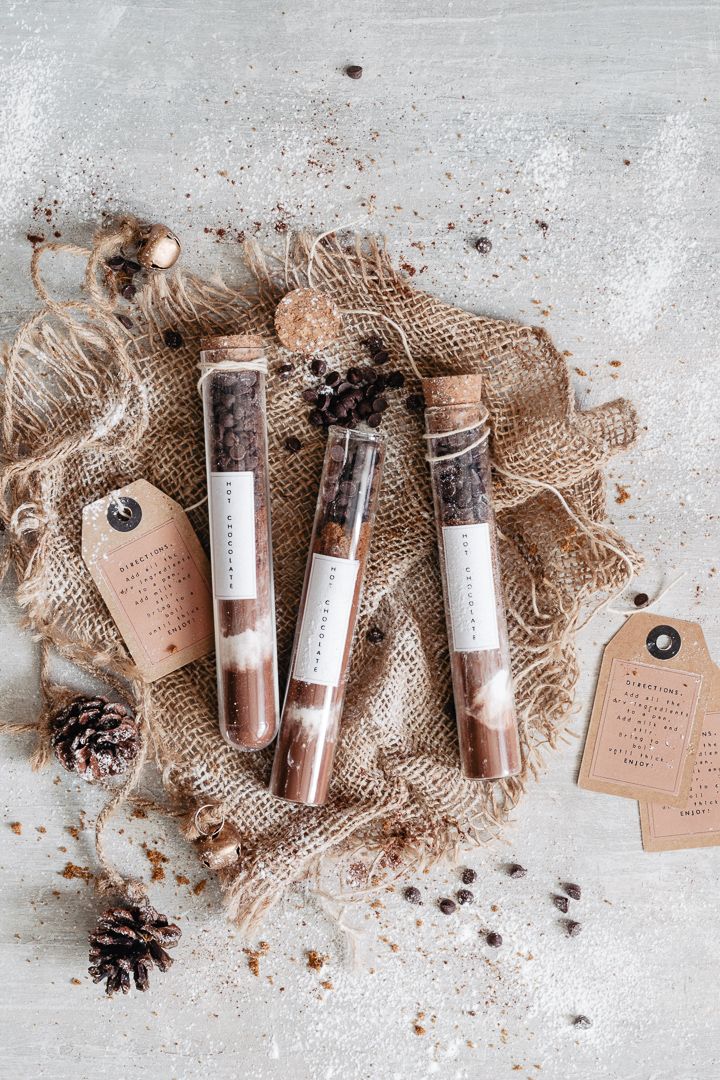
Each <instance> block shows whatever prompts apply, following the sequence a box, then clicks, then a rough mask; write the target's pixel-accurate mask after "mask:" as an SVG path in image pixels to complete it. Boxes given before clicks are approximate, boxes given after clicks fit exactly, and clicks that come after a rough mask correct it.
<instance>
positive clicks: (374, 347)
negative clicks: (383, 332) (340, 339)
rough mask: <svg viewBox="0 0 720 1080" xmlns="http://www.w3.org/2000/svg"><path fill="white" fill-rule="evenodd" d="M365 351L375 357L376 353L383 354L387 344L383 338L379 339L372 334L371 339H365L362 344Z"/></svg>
mask: <svg viewBox="0 0 720 1080" xmlns="http://www.w3.org/2000/svg"><path fill="white" fill-rule="evenodd" d="M360 344H361V345H362V347H363V348H364V349H367V351H368V352H369V353H370V355H371V356H374V355H375V354H376V353H379V352H382V351H383V349H384V348H385V344H384V342H383V340H382V338H379V337H378V336H377V335H376V334H372V335H371V336H370V337H366V338H363V340H362V341H361V342H360Z"/></svg>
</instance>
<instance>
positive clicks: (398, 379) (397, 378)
mask: <svg viewBox="0 0 720 1080" xmlns="http://www.w3.org/2000/svg"><path fill="white" fill-rule="evenodd" d="M387 384H388V386H389V387H391V389H393V390H399V389H400V387H401V386H404V385H405V376H404V375H403V373H402V371H393V372H391V374H390V375H388V378H387Z"/></svg>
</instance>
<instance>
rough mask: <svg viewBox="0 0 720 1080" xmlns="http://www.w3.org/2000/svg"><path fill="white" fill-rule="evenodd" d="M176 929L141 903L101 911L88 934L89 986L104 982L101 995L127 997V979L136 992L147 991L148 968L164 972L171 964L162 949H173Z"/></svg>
mask: <svg viewBox="0 0 720 1080" xmlns="http://www.w3.org/2000/svg"><path fill="white" fill-rule="evenodd" d="M181 933H182V931H181V930H180V927H179V926H175V925H174V924H173V923H169V922H168V921H167V918H166V917H165V916H164V915H158V913H157V911H156V910H155V908H154V907H152V905H151V904H150V903H149V902H148V901H147V900H142V901H141V902H140V903H139V904H138V906H137V907H135V906H132V907H117V908H109V909H108V910H107V911H104V912H103V913H102V915H101V916H100V918H99V919H98V924H97V926H96V927H95V929H94V930H93V932H92V933H91V934H90V967H89V968H88V971H89V972H90V974H91V975H92V978H93V982H96V983H99V982H102V980H103V979H105V980H106V981H105V993H106V994H108V995H110V996H111V995H112V994H114V993H115V992H116V990H122V992H123V994H127V992H128V990H129V989H130V976H131V975H132V976H133V978H134V979H135V986H136V987H137V989H138V990H147V988H148V985H149V983H148V975H149V973H150V968H151V967H152V966H153V964H154V965H155V967H157V968H159V969H160V971H167V969H168V968H169V967H170V965H171V964H172V957H171V956H168V954H167V952H166V951H165V948H163V946H165V947H167V948H168V949H173V948H174V947H175V946H176V945H177V943H178V940H179V939H180V936H181Z"/></svg>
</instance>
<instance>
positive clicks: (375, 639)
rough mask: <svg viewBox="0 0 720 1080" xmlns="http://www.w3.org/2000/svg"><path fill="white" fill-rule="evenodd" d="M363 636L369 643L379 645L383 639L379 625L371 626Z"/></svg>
mask: <svg viewBox="0 0 720 1080" xmlns="http://www.w3.org/2000/svg"><path fill="white" fill-rule="evenodd" d="M365 637H366V638H367V639H368V641H369V642H370V644H371V645H379V644H380V643H381V642H382V641H384V640H385V634H384V633H383V631H382V630H381V629H380V627H379V626H371V627H370V629H369V630H368V632H367V634H366V635H365Z"/></svg>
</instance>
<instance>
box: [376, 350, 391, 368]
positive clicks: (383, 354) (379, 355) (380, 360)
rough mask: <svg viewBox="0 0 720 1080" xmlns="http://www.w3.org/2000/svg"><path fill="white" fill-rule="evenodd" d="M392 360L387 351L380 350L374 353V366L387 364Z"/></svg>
mask: <svg viewBox="0 0 720 1080" xmlns="http://www.w3.org/2000/svg"><path fill="white" fill-rule="evenodd" d="M389 359H390V353H389V352H387V350H386V349H379V350H378V351H377V352H376V353H373V358H372V362H373V364H378V365H381V364H387V362H388V360H389Z"/></svg>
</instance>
